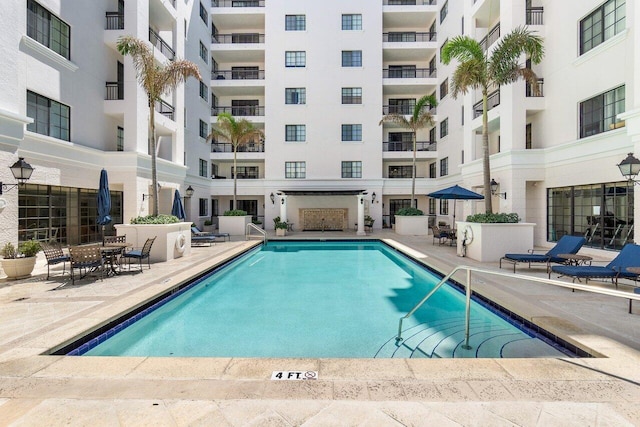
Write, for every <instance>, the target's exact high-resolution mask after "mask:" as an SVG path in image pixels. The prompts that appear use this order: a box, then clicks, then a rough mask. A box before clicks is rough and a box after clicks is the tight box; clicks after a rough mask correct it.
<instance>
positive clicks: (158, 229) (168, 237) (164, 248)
mask: <svg viewBox="0 0 640 427" xmlns="http://www.w3.org/2000/svg"><path fill="white" fill-rule="evenodd" d="M114 227H115V228H116V230H117V231H118V235H119V236H121V235H123V234H126V236H127V243H131V244H133V246H134V247H135V248H142V246H144V242H146V241H147V239H149V238H152V237H154V236H155V238H156V240H155V241H154V242H153V246H151V254H150V257H149V258H150V260H151V262H164V261H168V260H170V259H174V258H180V257H183V256H187V255H190V254H191V223H190V222H177V223H175V224H116V225H115V226H114ZM180 236H184V238H182V237H180Z"/></svg>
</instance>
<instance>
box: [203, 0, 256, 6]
mask: <svg viewBox="0 0 640 427" xmlns="http://www.w3.org/2000/svg"><path fill="white" fill-rule="evenodd" d="M264 1H265V0H211V7H264Z"/></svg>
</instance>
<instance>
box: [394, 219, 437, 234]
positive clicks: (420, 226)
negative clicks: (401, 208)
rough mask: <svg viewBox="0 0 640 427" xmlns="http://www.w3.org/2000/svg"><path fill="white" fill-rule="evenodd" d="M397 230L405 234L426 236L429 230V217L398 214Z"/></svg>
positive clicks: (397, 232)
mask: <svg viewBox="0 0 640 427" xmlns="http://www.w3.org/2000/svg"><path fill="white" fill-rule="evenodd" d="M395 232H396V234H400V235H403V236H426V235H427V233H428V232H429V217H428V216H427V215H419V216H402V215H396V227H395Z"/></svg>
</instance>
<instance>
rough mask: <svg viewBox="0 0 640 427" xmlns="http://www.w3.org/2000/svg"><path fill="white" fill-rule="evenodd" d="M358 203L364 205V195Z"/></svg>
mask: <svg viewBox="0 0 640 427" xmlns="http://www.w3.org/2000/svg"><path fill="white" fill-rule="evenodd" d="M360 204H361V205H364V197H362V198H361V199H360Z"/></svg>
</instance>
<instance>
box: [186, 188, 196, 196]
mask: <svg viewBox="0 0 640 427" xmlns="http://www.w3.org/2000/svg"><path fill="white" fill-rule="evenodd" d="M195 191H196V190H194V189H193V187H192V186H188V187H187V189H186V190H184V193H185V196H186V197H189V198H191V196H193V193H195Z"/></svg>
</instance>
